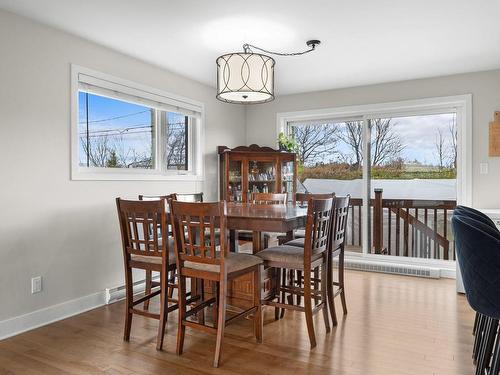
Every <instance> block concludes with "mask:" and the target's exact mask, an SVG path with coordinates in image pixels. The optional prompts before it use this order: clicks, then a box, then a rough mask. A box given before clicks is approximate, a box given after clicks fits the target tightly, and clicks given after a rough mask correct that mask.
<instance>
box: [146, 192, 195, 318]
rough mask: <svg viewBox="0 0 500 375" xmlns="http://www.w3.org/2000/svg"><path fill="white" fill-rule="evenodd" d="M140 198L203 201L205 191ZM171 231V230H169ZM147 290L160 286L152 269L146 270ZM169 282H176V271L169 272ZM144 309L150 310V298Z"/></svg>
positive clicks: (171, 292)
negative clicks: (154, 277) (154, 278)
mask: <svg viewBox="0 0 500 375" xmlns="http://www.w3.org/2000/svg"><path fill="white" fill-rule="evenodd" d="M138 198H139V200H140V201H142V200H158V199H161V198H163V199H165V200H166V201H168V199H169V198H175V199H176V200H179V201H183V202H203V193H172V194H166V195H144V194H139V197H138ZM169 232H170V231H169ZM145 273H146V275H145V290H146V293H151V290H152V289H153V288H155V287H158V286H159V285H160V284H159V283H158V282H156V281H154V280H153V272H152V271H151V270H146V271H145ZM168 279H169V282H170V283H171V284H175V279H176V275H175V271H172V272H169V275H168ZM173 293H174V290H173V288H169V290H168V296H169V298H172V297H173ZM144 309H145V310H148V309H149V299H148V300H146V301H144Z"/></svg>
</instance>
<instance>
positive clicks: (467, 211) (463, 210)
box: [453, 206, 498, 230]
mask: <svg viewBox="0 0 500 375" xmlns="http://www.w3.org/2000/svg"><path fill="white" fill-rule="evenodd" d="M453 214H460V215H465V216H468V217H471V218H473V219H476V220H479V221H481V222H483V223H485V224H487V225H489V226H490V227H492V228H495V229H496V230H498V228H497V226H496V225H495V223H494V222H493V220H491V218H490V217H489V216H487V215H486V214H484V213H483V212H481V211H479V210H476V209H474V208H472V207H467V206H457V207H455V209H454V210H453Z"/></svg>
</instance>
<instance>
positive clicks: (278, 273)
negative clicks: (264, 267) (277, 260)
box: [274, 268, 281, 320]
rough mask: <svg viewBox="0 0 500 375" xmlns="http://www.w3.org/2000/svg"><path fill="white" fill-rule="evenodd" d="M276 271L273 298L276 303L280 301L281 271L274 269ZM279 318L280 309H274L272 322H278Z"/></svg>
mask: <svg viewBox="0 0 500 375" xmlns="http://www.w3.org/2000/svg"><path fill="white" fill-rule="evenodd" d="M275 271H276V294H275V298H278V301H279V300H280V299H279V298H280V288H281V269H280V268H275ZM279 318H280V308H279V307H275V308H274V320H278V319H279Z"/></svg>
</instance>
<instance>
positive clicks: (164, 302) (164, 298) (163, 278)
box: [156, 267, 168, 350]
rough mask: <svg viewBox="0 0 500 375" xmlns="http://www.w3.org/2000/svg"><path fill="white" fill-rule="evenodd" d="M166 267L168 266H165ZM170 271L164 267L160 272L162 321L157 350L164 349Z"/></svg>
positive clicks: (159, 328)
mask: <svg viewBox="0 0 500 375" xmlns="http://www.w3.org/2000/svg"><path fill="white" fill-rule="evenodd" d="M165 268H166V267H165ZM167 278H168V272H167V270H166V269H164V270H163V271H162V272H161V274H160V288H161V289H160V322H159V327H158V337H157V338H156V350H162V348H163V338H164V336H165V325H166V324H167V318H168V297H167Z"/></svg>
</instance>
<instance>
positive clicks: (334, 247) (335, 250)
mask: <svg viewBox="0 0 500 375" xmlns="http://www.w3.org/2000/svg"><path fill="white" fill-rule="evenodd" d="M350 198H351V197H350V196H349V195H347V196H345V197H335V205H334V207H333V226H332V231H333V233H332V235H331V245H330V250H329V252H328V275H327V276H328V280H327V293H328V307H329V310H330V315H331V317H332V322H333V325H334V326H336V325H337V315H336V313H335V297H337V296H339V295H340V301H341V302H342V310H343V312H344V315H346V314H347V304H346V299H345V279H344V256H345V254H344V253H345V240H346V236H347V219H348V215H349V202H350ZM337 257H338V259H339V260H338V267H337V270H338V279H337V281H334V280H333V260H334V259H335V258H337ZM335 287H336V290H335Z"/></svg>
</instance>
